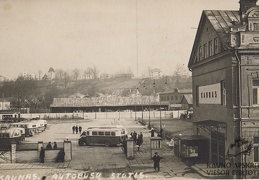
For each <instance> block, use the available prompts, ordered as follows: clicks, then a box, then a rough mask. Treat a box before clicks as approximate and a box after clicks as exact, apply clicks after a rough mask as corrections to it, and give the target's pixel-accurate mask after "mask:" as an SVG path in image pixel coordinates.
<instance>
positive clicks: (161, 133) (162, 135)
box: [159, 128, 164, 139]
mask: <svg viewBox="0 0 259 180" xmlns="http://www.w3.org/2000/svg"><path fill="white" fill-rule="evenodd" d="M163 133H164V130H163V129H162V128H161V129H160V132H159V134H160V137H161V138H162V139H163V137H164V134H163Z"/></svg>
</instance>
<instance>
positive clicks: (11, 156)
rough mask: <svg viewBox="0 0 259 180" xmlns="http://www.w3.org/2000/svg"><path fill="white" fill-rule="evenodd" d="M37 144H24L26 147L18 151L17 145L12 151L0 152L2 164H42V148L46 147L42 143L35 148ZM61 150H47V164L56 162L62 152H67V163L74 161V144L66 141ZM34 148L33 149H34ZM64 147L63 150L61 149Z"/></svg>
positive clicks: (13, 145) (12, 147)
mask: <svg viewBox="0 0 259 180" xmlns="http://www.w3.org/2000/svg"><path fill="white" fill-rule="evenodd" d="M34 144H35V143H24V146H23V147H22V148H20V149H19V150H17V145H16V144H12V145H11V150H9V151H0V163H15V162H16V163H36V162H40V150H41V147H44V144H45V143H43V142H42V141H39V142H38V143H37V148H35V147H34ZM57 144H60V148H57V149H46V148H44V150H45V158H44V161H45V162H47V163H48V162H55V161H56V159H57V156H58V153H59V152H60V150H64V152H65V158H64V160H65V161H70V160H72V144H71V141H64V142H63V143H62V146H61V142H59V143H57ZM32 146H33V149H32ZM61 147H62V148H61Z"/></svg>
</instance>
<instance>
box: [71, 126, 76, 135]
mask: <svg viewBox="0 0 259 180" xmlns="http://www.w3.org/2000/svg"><path fill="white" fill-rule="evenodd" d="M75 130H76V127H75V126H73V127H72V131H73V134H75Z"/></svg>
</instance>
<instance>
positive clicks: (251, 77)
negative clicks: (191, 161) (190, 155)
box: [188, 0, 259, 168]
mask: <svg viewBox="0 0 259 180" xmlns="http://www.w3.org/2000/svg"><path fill="white" fill-rule="evenodd" d="M256 1H257V0H240V2H239V3H240V9H239V11H217V10H213V11H203V13H202V16H201V19H200V23H199V27H198V30H197V34H196V37H195V41H194V45H193V49H192V52H191V57H190V60H189V64H188V67H189V69H190V70H191V71H192V84H193V121H194V125H195V126H194V134H195V135H201V136H203V137H206V138H207V139H208V140H209V142H210V143H209V147H208V151H209V153H208V154H209V157H208V160H209V161H210V162H216V163H218V162H224V163H225V162H240V163H244V162H246V163H248V162H249V163H254V164H257V163H259V150H258V149H259V7H258V6H256ZM241 168H242V167H241Z"/></svg>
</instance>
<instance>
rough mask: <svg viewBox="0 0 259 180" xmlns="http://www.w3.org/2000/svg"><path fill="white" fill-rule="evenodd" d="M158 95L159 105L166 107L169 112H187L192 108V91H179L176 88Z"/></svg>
mask: <svg viewBox="0 0 259 180" xmlns="http://www.w3.org/2000/svg"><path fill="white" fill-rule="evenodd" d="M159 95H160V102H161V104H162V105H167V106H168V109H170V110H180V109H184V110H189V108H191V107H192V89H182V90H179V89H177V88H176V89H174V90H168V91H165V92H161V93H160V94H159ZM183 98H184V99H183ZM182 103H184V105H183V104H182ZM187 104H188V105H187Z"/></svg>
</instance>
